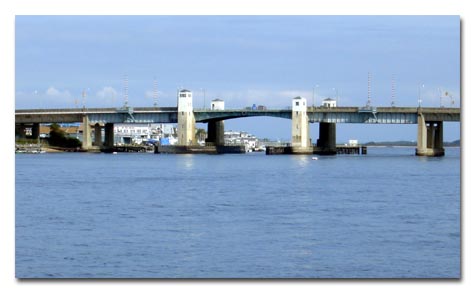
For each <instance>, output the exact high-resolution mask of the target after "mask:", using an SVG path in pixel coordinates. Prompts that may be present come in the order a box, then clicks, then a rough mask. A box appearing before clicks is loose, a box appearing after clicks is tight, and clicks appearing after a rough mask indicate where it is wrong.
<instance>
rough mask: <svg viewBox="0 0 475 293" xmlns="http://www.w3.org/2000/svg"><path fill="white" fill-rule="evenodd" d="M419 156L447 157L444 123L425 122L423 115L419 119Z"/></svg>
mask: <svg viewBox="0 0 475 293" xmlns="http://www.w3.org/2000/svg"><path fill="white" fill-rule="evenodd" d="M416 155H417V156H427V157H439V156H444V155H445V150H444V123H443V122H442V121H425V118H424V115H423V114H422V113H419V114H418V117H417V148H416Z"/></svg>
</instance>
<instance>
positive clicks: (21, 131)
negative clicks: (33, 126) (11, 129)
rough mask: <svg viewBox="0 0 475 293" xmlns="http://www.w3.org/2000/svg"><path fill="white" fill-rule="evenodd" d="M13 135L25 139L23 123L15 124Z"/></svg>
mask: <svg viewBox="0 0 475 293" xmlns="http://www.w3.org/2000/svg"><path fill="white" fill-rule="evenodd" d="M15 135H16V136H17V137H18V138H20V139H22V138H26V127H25V123H20V124H15Z"/></svg>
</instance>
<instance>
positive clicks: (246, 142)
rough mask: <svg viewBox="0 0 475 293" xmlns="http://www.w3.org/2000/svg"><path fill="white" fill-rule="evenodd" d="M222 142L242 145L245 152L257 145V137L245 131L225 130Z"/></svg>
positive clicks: (252, 149)
mask: <svg viewBox="0 0 475 293" xmlns="http://www.w3.org/2000/svg"><path fill="white" fill-rule="evenodd" d="M224 143H225V145H243V146H244V147H245V148H246V151H247V152H248V151H254V150H255V149H256V148H258V147H259V139H258V138H257V137H256V136H255V135H252V134H249V133H247V132H245V131H232V130H231V131H225V132H224Z"/></svg>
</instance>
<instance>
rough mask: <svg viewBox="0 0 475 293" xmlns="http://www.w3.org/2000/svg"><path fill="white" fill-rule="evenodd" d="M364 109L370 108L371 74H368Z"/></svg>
mask: <svg viewBox="0 0 475 293" xmlns="http://www.w3.org/2000/svg"><path fill="white" fill-rule="evenodd" d="M366 107H368V108H369V107H371V72H368V101H367V102H366Z"/></svg>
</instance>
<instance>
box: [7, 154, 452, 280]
mask: <svg viewBox="0 0 475 293" xmlns="http://www.w3.org/2000/svg"><path fill="white" fill-rule="evenodd" d="M15 166H16V169H15V175H16V176H15V180H16V212H15V215H16V277H17V278H459V277H460V149H459V148H446V156H445V157H441V158H426V157H416V156H414V148H368V155H366V156H356V155H338V156H332V157H324V156H320V157H319V159H318V160H312V156H305V155H303V156H297V155H295V156H286V155H281V156H266V155H265V154H263V153H251V154H234V155H231V154H229V155H156V154H136V153H135V154H128V153H119V154H117V155H112V154H88V153H55V154H38V155H27V154H17V155H16V156H15Z"/></svg>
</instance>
